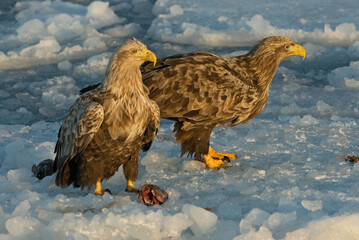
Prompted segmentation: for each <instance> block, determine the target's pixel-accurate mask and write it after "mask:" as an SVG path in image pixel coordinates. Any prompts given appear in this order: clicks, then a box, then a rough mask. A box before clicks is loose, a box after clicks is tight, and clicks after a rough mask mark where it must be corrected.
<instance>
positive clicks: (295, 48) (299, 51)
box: [289, 44, 306, 59]
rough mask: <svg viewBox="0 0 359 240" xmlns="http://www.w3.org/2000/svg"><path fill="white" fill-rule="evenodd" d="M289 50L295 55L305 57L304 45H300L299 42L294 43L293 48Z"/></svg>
mask: <svg viewBox="0 0 359 240" xmlns="http://www.w3.org/2000/svg"><path fill="white" fill-rule="evenodd" d="M289 52H290V53H291V54H293V55H295V56H300V57H303V59H304V58H305V55H306V52H305V49H304V47H302V46H300V45H299V44H294V46H293V47H292V49H290V50H289Z"/></svg>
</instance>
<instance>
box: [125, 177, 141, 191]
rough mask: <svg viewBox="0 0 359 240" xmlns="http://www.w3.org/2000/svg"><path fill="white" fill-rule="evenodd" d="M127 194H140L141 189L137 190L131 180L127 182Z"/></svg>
mask: <svg viewBox="0 0 359 240" xmlns="http://www.w3.org/2000/svg"><path fill="white" fill-rule="evenodd" d="M125 191H126V192H133V193H139V192H140V189H138V188H136V187H135V186H134V185H133V183H132V181H131V180H128V181H127V187H126V190H125Z"/></svg>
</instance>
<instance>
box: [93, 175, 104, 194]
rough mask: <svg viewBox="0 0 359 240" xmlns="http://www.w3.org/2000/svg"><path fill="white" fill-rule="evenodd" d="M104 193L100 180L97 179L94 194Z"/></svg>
mask: <svg viewBox="0 0 359 240" xmlns="http://www.w3.org/2000/svg"><path fill="white" fill-rule="evenodd" d="M104 193H105V190H103V188H102V186H101V180H100V179H99V180H97V182H96V189H95V191H94V194H95V195H103V194H104Z"/></svg>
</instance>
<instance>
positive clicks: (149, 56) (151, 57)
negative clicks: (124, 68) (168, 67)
mask: <svg viewBox="0 0 359 240" xmlns="http://www.w3.org/2000/svg"><path fill="white" fill-rule="evenodd" d="M138 57H139V58H141V59H143V60H145V61H149V62H153V66H155V65H156V62H157V57H156V55H155V54H154V53H153V52H151V51H150V50H145V51H143V52H141V53H140V54H139V55H138Z"/></svg>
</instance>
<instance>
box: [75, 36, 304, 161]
mask: <svg viewBox="0 0 359 240" xmlns="http://www.w3.org/2000/svg"><path fill="white" fill-rule="evenodd" d="M305 55H306V52H305V49H304V48H303V47H302V46H300V45H298V44H296V43H294V42H293V41H292V40H291V39H289V38H288V37H283V36H273V37H268V38H265V39H263V40H261V41H259V42H258V43H257V44H256V45H255V46H254V47H253V48H252V49H251V50H250V51H249V52H248V53H247V54H245V55H241V56H236V57H224V56H219V55H215V54H211V53H207V52H196V53H190V54H177V55H174V56H170V57H165V58H162V59H160V60H158V62H157V64H156V65H149V64H147V65H145V66H144V67H143V69H142V79H143V83H144V84H145V85H146V86H147V87H148V90H149V92H150V93H149V97H150V98H151V99H152V100H154V101H155V102H156V103H157V104H158V106H159V107H160V110H161V118H166V119H170V120H173V121H175V124H174V132H175V137H176V142H177V143H180V144H181V155H183V154H189V155H192V154H195V158H196V159H201V160H202V159H203V160H204V162H205V163H206V165H207V166H208V167H209V168H220V167H222V166H223V164H224V163H225V162H226V161H228V160H230V159H234V158H236V155H235V154H234V153H219V152H216V151H215V150H214V149H213V148H212V147H211V146H210V145H209V142H210V135H211V133H212V131H213V129H214V128H215V127H216V126H219V125H228V126H229V127H232V126H236V125H238V124H241V123H245V122H247V121H249V120H251V119H252V118H254V117H255V116H257V115H258V114H259V113H260V112H261V111H262V109H263V108H264V106H265V105H266V103H267V99H268V93H269V86H270V84H271V82H272V79H273V77H274V74H275V72H276V70H277V68H278V66H279V64H280V63H281V62H282V61H283V60H285V59H287V58H289V57H291V56H301V57H303V58H305ZM96 86H97V85H95V86H90V87H88V88H86V89H83V90H82V91H81V92H82V93H84V92H86V91H88V90H90V89H93V88H95V87H96Z"/></svg>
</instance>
